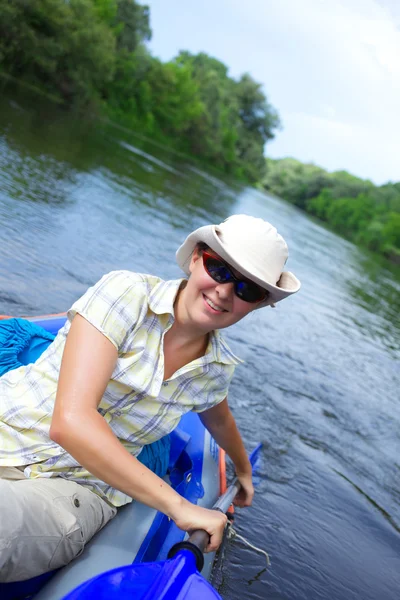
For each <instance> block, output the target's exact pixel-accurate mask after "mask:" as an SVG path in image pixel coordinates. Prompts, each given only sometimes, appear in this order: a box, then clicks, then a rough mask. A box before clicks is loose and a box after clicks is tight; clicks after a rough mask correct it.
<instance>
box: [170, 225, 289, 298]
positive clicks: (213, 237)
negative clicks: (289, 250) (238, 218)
mask: <svg viewBox="0 0 400 600" xmlns="http://www.w3.org/2000/svg"><path fill="white" fill-rule="evenodd" d="M217 229H218V226H216V225H205V226H204V227H200V228H199V229H196V230H195V231H193V233H191V234H190V235H188V237H187V238H186V240H185V241H184V243H183V244H182V245H181V246H180V247H179V248H178V250H177V252H176V260H177V262H178V265H179V266H180V268H181V269H182V270H183V271H184V272H185V273H186V275H190V269H189V267H190V261H191V258H192V254H193V251H194V249H195V247H196V245H197V244H198V243H199V242H204V243H205V244H207V246H209V247H210V248H211V250H214V252H216V253H217V254H218V255H219V256H220V257H221V258H223V259H224V260H225V261H226V262H227V263H228V264H229V265H231V266H232V267H234V268H235V269H236V270H237V271H239V272H240V273H242V275H244V276H245V277H247V278H248V279H250V280H251V281H254V282H255V283H257V284H258V285H260V286H261V287H262V288H264V289H265V290H267V291H268V292H269V295H268V299H267V300H265V301H264V302H260V304H258V305H257V308H262V307H263V306H270V305H273V304H275V303H276V302H280V301H281V300H283V299H284V298H287V297H288V296H291V295H292V294H295V293H296V292H298V291H299V289H300V281H299V280H298V279H297V277H296V276H295V275H293V273H291V272H290V271H283V273H282V274H281V276H280V278H279V281H277V282H276V284H275V285H274V284H272V283H270V282H269V281H266V280H264V279H260V277H258V276H257V275H256V274H254V273H251V272H250V271H248V270H247V269H246V268H244V267H243V266H242V265H240V264H239V263H238V262H237V261H236V260H235V259H234V258H233V257H232V256H231V254H230V252H229V251H228V249H227V247H226V246H225V245H224V243H223V242H222V240H221V238H220V237H219V236H218V232H217Z"/></svg>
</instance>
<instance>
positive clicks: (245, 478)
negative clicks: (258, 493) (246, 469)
mask: <svg viewBox="0 0 400 600" xmlns="http://www.w3.org/2000/svg"><path fill="white" fill-rule="evenodd" d="M237 478H238V480H239V481H240V483H241V486H242V487H241V488H240V490H239V492H238V493H237V495H236V497H235V499H234V501H233V503H234V504H235V506H240V507H241V508H243V507H244V506H251V503H252V502H253V496H254V486H253V478H252V474H251V473H245V474H243V475H240V474H238V475H237Z"/></svg>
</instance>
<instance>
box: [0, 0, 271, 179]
mask: <svg viewBox="0 0 400 600" xmlns="http://www.w3.org/2000/svg"><path fill="white" fill-rule="evenodd" d="M0 15H1V19H0V71H3V73H5V74H7V75H11V76H13V77H16V78H17V79H19V80H23V81H25V82H26V83H29V84H30V85H34V86H36V87H38V88H39V89H41V90H42V91H45V92H47V93H48V94H52V95H53V96H56V97H57V98H59V99H62V101H63V102H64V103H65V104H66V105H67V106H71V107H72V106H78V107H80V108H85V109H86V110H89V111H90V112H95V113H98V114H102V115H103V116H104V115H105V116H108V117H109V118H111V119H113V120H115V121H118V122H119V123H120V124H123V125H126V126H128V127H130V128H132V129H134V130H136V131H138V132H140V133H143V134H147V135H149V136H152V137H155V138H157V139H159V140H161V141H163V142H167V143H170V144H172V145H173V146H174V148H176V149H178V150H181V151H183V152H186V153H189V154H191V155H194V156H197V157H199V158H201V160H203V161H205V162H207V163H209V164H212V165H213V166H215V167H216V168H218V169H219V170H221V171H224V172H226V173H229V174H231V175H234V176H236V177H239V178H241V179H244V180H247V181H250V182H255V181H258V180H259V179H260V178H261V177H262V176H263V175H264V173H265V160H264V156H263V153H264V145H265V143H266V142H267V141H268V140H270V139H272V138H273V137H274V131H275V130H276V129H277V128H278V127H279V117H278V114H277V112H276V111H275V109H274V108H273V107H271V106H270V105H269V104H268V102H267V100H266V97H265V95H264V93H263V91H262V87H261V85H260V84H259V83H257V82H256V81H254V80H253V79H252V77H251V76H250V75H248V74H245V75H243V76H242V77H241V78H240V79H238V80H235V79H233V78H231V77H229V76H228V68H227V67H226V66H225V65H224V64H223V63H221V62H220V61H218V60H216V59H215V58H212V57H210V56H208V55H206V54H203V53H201V54H197V55H192V54H190V53H189V52H181V53H180V54H179V55H178V56H177V57H176V58H175V59H174V60H172V61H171V62H167V63H163V62H161V61H160V60H158V59H157V58H154V57H153V56H151V54H150V53H149V51H148V49H147V48H146V46H145V42H146V41H148V40H150V38H151V29H150V15H149V8H148V7H147V6H143V5H140V4H138V3H137V2H135V1H134V0H68V1H66V0H65V1H63V0H13V1H12V2H11V1H10V0H0ZM171 35H173V31H171ZM204 35H206V32H205V34H204Z"/></svg>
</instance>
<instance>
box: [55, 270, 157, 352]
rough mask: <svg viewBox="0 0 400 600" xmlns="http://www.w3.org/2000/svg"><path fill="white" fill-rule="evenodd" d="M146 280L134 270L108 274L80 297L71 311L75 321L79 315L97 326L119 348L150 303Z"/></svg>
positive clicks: (69, 316) (70, 319) (70, 313)
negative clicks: (144, 308) (147, 302)
mask: <svg viewBox="0 0 400 600" xmlns="http://www.w3.org/2000/svg"><path fill="white" fill-rule="evenodd" d="M146 296H147V294H146V282H145V281H144V278H143V276H141V275H139V274H137V273H132V272H130V271H112V272H111V273H108V274H107V275H104V277H102V278H101V279H100V281H98V282H97V283H96V284H95V285H94V286H93V287H91V288H89V289H88V290H87V292H86V293H85V294H84V295H83V296H82V297H81V298H79V300H77V301H76V302H75V303H74V304H73V305H72V306H71V308H70V310H69V311H68V313H67V316H68V319H69V321H70V322H72V320H73V318H74V317H75V315H76V314H79V315H81V316H82V317H84V318H85V319H86V320H87V321H88V322H89V323H91V325H93V326H94V327H96V329H98V330H99V331H100V332H101V333H102V334H103V335H105V337H106V338H107V339H109V340H110V342H111V343H112V344H114V346H115V347H116V348H117V350H119V349H120V348H121V346H122V345H123V342H124V339H125V338H126V336H127V335H128V334H129V333H130V332H131V331H132V329H133V328H134V327H135V325H136V323H137V321H138V318H139V315H140V312H141V310H142V309H143V306H144V305H145V304H146Z"/></svg>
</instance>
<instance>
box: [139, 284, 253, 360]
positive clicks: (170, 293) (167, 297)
mask: <svg viewBox="0 0 400 600" xmlns="http://www.w3.org/2000/svg"><path fill="white" fill-rule="evenodd" d="M186 281H187V280H186V279H184V278H182V279H173V280H171V281H163V280H160V281H159V282H158V283H157V284H156V285H155V286H154V288H153V289H152V291H151V292H150V295H149V306H150V308H151V310H152V311H153V312H154V313H155V314H157V315H164V314H169V315H171V316H172V317H173V316H174V302H175V299H176V295H177V293H178V291H179V289H180V287H181V286H182V284H183V283H184V282H186ZM204 358H205V359H206V360H207V358H208V359H211V361H216V362H219V363H223V364H226V365H238V364H239V363H242V362H244V361H243V360H241V359H240V358H238V357H237V356H235V354H234V353H233V352H232V350H231V349H230V348H229V346H228V344H227V343H226V341H225V340H224V338H223V337H222V335H221V332H220V331H219V330H218V329H216V330H214V331H212V332H211V333H210V340H209V343H208V347H207V350H206V354H205V356H204ZM207 362H208V361H207Z"/></svg>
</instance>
